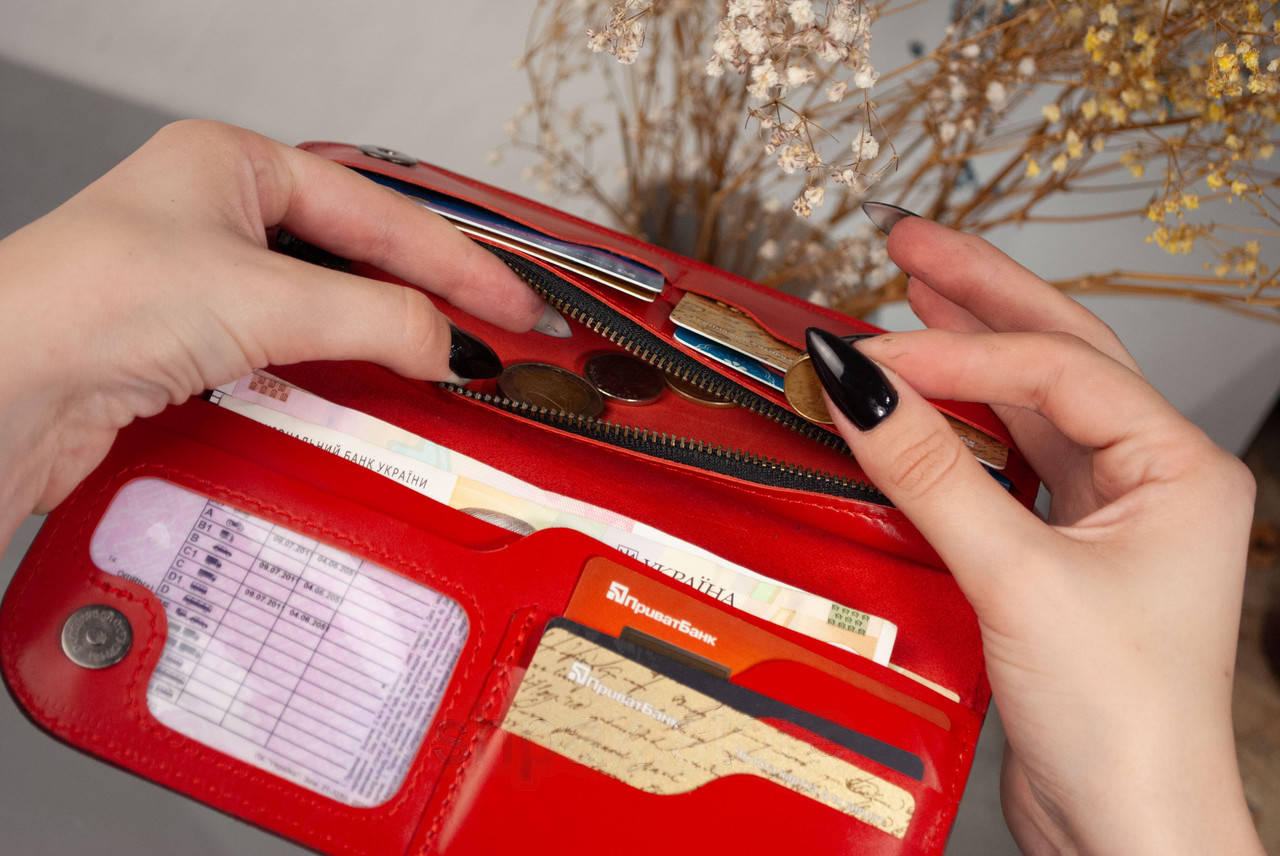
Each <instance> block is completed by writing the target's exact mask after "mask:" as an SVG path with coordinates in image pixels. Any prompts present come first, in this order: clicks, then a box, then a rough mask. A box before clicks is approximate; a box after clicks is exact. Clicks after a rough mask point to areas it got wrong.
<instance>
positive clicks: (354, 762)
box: [90, 479, 467, 807]
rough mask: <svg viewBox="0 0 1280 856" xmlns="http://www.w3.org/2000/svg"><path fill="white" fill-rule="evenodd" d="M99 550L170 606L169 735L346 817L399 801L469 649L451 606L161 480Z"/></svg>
mask: <svg viewBox="0 0 1280 856" xmlns="http://www.w3.org/2000/svg"><path fill="white" fill-rule="evenodd" d="M90 552H91V556H92V558H93V561H94V564H96V565H97V566H98V567H99V568H101V569H102V570H103V571H106V572H108V573H111V574H115V575H117V576H120V577H123V578H125V579H129V580H132V581H134V582H136V583H138V584H140V585H142V586H145V587H146V588H148V589H150V590H151V591H152V592H153V593H155V595H156V596H157V597H158V598H159V600H160V602H161V603H162V604H163V606H164V609H165V613H166V615H167V616H168V622H169V632H168V637H167V638H166V640H165V650H164V653H163V655H162V656H161V659H160V662H159V664H158V665H157V666H156V669H155V672H154V673H153V674H152V676H151V681H150V683H149V685H148V687H147V706H148V708H149V709H150V711H151V713H152V715H153V716H155V717H156V719H157V720H159V721H160V722H161V723H162V724H164V725H165V726H167V727H169V728H172V729H173V730H175V731H177V732H179V733H181V734H183V735H186V736H187V737H190V738H192V739H193V740H196V741H198V742H200V743H202V744H204V745H206V746H209V747H211V748H213V749H216V750H218V751H220V752H223V753H225V754H227V755H230V756H232V757H233V758H236V759H238V760H240V761H243V762H245V763H247V764H251V765H253V766H256V767H259V768H261V769H264V770H267V771H269V772H271V773H274V774H276V775H278V776H281V777H282V778H285V779H288V780H290V781H292V782H296V783H297V784H299V785H302V786H303V787H306V788H309V789H311V790H313V791H316V792H319V793H321V794H324V795H325V796H328V797H331V798H332V799H335V800H338V801H340V802H343V803H346V804H348V805H352V806H359V807H365V806H372V805H377V804H378V803H381V802H383V801H385V800H387V799H389V798H390V797H391V796H392V795H393V794H394V793H395V791H396V790H397V789H398V788H399V786H400V784H401V783H402V782H403V780H404V777H405V775H406V773H407V772H408V770H409V766H410V764H411V763H412V761H413V758H414V755H415V754H416V753H417V750H418V747H419V745H420V744H421V742H422V738H423V735H424V734H425V733H426V729H427V726H428V724H429V723H430V722H431V720H432V718H433V717H434V715H435V712H436V709H437V708H438V707H439V704H440V699H441V697H442V696H443V694H444V690H445V687H446V686H447V684H448V680H449V676H450V675H451V674H452V672H453V668H454V665H455V664H456V662H457V660H458V656H459V654H460V652H461V650H462V645H463V642H464V641H465V639H466V636H467V618H466V613H465V612H464V611H463V609H462V608H461V607H460V606H459V605H458V604H457V603H456V602H455V601H454V600H452V599H450V598H448V597H446V596H444V595H442V594H440V593H439V592H437V591H434V590H432V589H430V588H427V587H426V586H423V585H420V584H417V583H414V582H412V581H410V580H407V579H405V578H404V577H401V576H399V575H397V574H394V573H392V572H390V571H388V570H386V569H385V568H381V567H378V566H377V565H374V564H372V563H370V562H367V561H364V560H362V559H360V558H358V557H356V556H352V555H350V554H349V553H344V552H343V551H341V550H338V549H335V548H334V547H332V546H330V545H328V544H324V543H321V542H318V541H316V540H315V539H313V538H309V537H307V536H305V535H301V534H299V533H297V532H293V531H291V530H289V529H286V528H284V527H282V526H278V525H275V524H273V523H271V522H269V521H267V520H263V519H261V518H259V517H255V516H253V515H251V514H247V513H245V512H243V511H240V510H238V509H235V508H232V507H230V506H227V505H224V504H222V503H218V502H214V501H212V500H210V499H208V498H206V497H204V496H201V495H199V494H197V493H193V492H191V491H189V490H186V489H184V488H181V487H178V486H177V485H175V484H173V483H171V482H167V481H163V480H160V479H140V480H137V481H133V482H130V483H129V484H127V485H126V486H125V487H124V488H123V489H121V490H120V492H119V493H118V494H117V495H116V496H115V498H114V499H113V500H112V502H111V505H110V507H109V508H108V509H107V512H106V514H105V515H104V516H103V519H102V520H101V522H100V523H99V524H98V527H97V529H96V530H95V532H94V534H93V538H92V541H91V545H90Z"/></svg>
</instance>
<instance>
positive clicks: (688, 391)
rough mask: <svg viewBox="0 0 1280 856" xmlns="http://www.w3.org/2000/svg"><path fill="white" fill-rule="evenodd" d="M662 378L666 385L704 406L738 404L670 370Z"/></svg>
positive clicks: (676, 392) (677, 393)
mask: <svg viewBox="0 0 1280 856" xmlns="http://www.w3.org/2000/svg"><path fill="white" fill-rule="evenodd" d="M662 380H663V382H664V383H666V385H667V386H668V387H669V388H670V389H671V391H672V392H674V393H675V394H676V395H678V396H680V397H681V398H685V399H688V400H689V401H692V402H693V403H694V404H700V405H702V406H703V407H736V406H737V405H735V404H734V403H733V402H732V401H729V400H728V399H725V398H721V397H720V396H718V395H716V394H715V393H712V392H707V391H706V390H705V389H703V388H702V387H700V386H695V385H694V384H693V383H690V382H689V381H687V380H685V379H684V378H682V377H676V376H675V375H673V374H671V373H670V372H665V373H664V374H663V376H662Z"/></svg>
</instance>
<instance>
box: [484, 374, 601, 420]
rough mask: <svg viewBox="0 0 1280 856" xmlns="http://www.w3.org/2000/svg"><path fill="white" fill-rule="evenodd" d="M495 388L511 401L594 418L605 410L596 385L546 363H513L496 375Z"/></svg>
mask: <svg viewBox="0 0 1280 856" xmlns="http://www.w3.org/2000/svg"><path fill="white" fill-rule="evenodd" d="M498 389H499V390H500V391H501V392H502V394H503V395H505V396H506V397H507V398H509V399H511V400H512V401H519V402H521V403H523V404H530V405H533V406H535V407H545V408H547V409H548V410H560V411H563V412H565V413H574V414H577V415H578V416H585V417H587V418H588V419H594V418H596V417H597V416H599V415H600V414H601V413H603V412H604V399H603V398H601V397H600V393H599V392H597V391H596V388H595V387H594V386H592V385H591V384H589V383H587V382H586V381H585V380H583V379H582V378H581V377H579V376H578V375H576V374H574V373H573V372H571V371H569V370H567V369H562V368H560V367H559V366H553V365H548V364H547V363H514V364H512V365H509V366H507V368H506V369H505V370H504V371H503V372H502V376H501V377H499V378H498Z"/></svg>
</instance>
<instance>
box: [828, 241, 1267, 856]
mask: <svg viewBox="0 0 1280 856" xmlns="http://www.w3.org/2000/svg"><path fill="white" fill-rule="evenodd" d="M889 252H890V255H891V256H892V257H893V259H894V260H895V262H897V264H898V265H899V266H900V267H901V268H902V269H903V270H904V271H906V272H907V273H908V274H909V275H910V277H911V280H910V285H909V291H908V294H909V298H910V300H911V305H912V307H913V309H914V310H915V311H916V314H917V315H919V316H920V318H921V319H922V320H923V321H924V322H925V323H926V324H927V325H928V326H929V327H931V328H933V329H931V330H927V331H920V332H913V333H901V334H899V333H894V334H889V335H884V336H879V337H875V338H872V339H867V340H864V341H861V342H858V343H857V345H856V349H857V350H856V351H853V350H852V349H849V348H847V347H844V348H843V349H842V348H841V343H840V342H839V340H834V341H832V339H833V338H834V337H832V339H827V341H828V343H829V344H828V345H827V346H824V345H822V344H821V342H815V339H814V338H811V340H810V353H811V355H812V356H813V357H814V361H815V364H819V363H821V364H822V366H823V367H825V369H826V371H825V372H824V368H823V367H819V373H820V375H822V374H824V373H825V374H827V375H829V376H830V378H829V379H828V378H824V383H826V384H827V390H828V392H829V394H830V396H829V397H830V399H831V400H832V403H833V404H835V405H837V406H840V407H839V409H840V410H841V411H842V412H837V411H838V407H837V406H833V407H832V413H833V415H834V416H835V418H836V423H837V427H839V428H840V430H841V433H842V434H843V435H844V437H845V438H846V439H847V440H848V442H849V445H850V446H851V448H852V449H853V452H854V454H855V455H856V456H857V458H858V460H859V462H860V463H861V464H862V466H863V468H864V469H865V470H866V471H867V473H868V475H870V477H871V478H872V480H873V481H874V482H875V484H876V485H877V486H878V487H879V488H880V489H881V490H883V491H884V492H885V493H886V494H887V495H888V496H889V497H890V498H891V499H892V500H893V501H894V503H896V504H897V506H898V507H899V508H900V509H902V511H903V512H904V513H905V514H906V515H907V516H908V517H910V518H911V520H912V521H913V522H914V523H915V524H916V526H917V527H918V528H919V529H920V531H921V532H922V533H923V534H924V536H925V537H926V538H927V539H928V541H929V542H930V543H931V544H932V545H933V547H934V548H935V549H936V550H937V551H938V553H939V554H940V555H941V556H942V558H943V559H944V561H945V562H946V564H947V566H948V567H949V568H950V569H951V571H952V573H953V574H954V576H955V578H956V581H957V582H958V583H959V585H960V586H961V588H962V589H963V591H964V593H965V595H966V596H967V597H968V598H969V600H970V601H971V602H972V604H973V606H974V609H975V610H976V612H977V615H978V618H979V621H980V624H981V628H982V638H983V645H984V648H985V654H986V662H987V670H988V674H989V676H990V680H991V687H992V691H993V694H994V696H995V700H996V704H997V706H998V708H999V710H1000V715H1001V719H1002V720H1003V723H1004V726H1005V730H1006V733H1007V736H1008V745H1007V747H1006V752H1005V764H1004V771H1003V782H1002V797H1003V804H1004V810H1005V816H1006V820H1007V821H1008V823H1009V826H1010V828H1011V830H1012V832H1013V835H1014V837H1015V839H1016V840H1017V841H1018V843H1019V845H1020V846H1021V847H1022V848H1023V850H1024V851H1026V852H1028V853H1057V852H1085V853H1123V854H1139V853H1153V854H1171V853H1233V854H1234V853H1260V852H1261V846H1260V844H1259V842H1258V838H1257V836H1256V833H1255V832H1254V829H1253V825H1252V821H1251V819H1250V817H1249V813H1248V810H1247V808H1246V806H1245V802H1244V797H1243V791H1242V788H1241V784H1240V776H1239V771H1238V768H1237V764H1236V757H1235V747H1234V738H1233V734H1232V727H1231V684H1232V672H1233V667H1234V662H1235V649H1236V637H1237V631H1238V625H1239V614H1240V602H1241V590H1242V585H1243V575H1244V567H1245V548H1246V543H1247V537H1248V533H1249V526H1250V521H1251V514H1252V502H1253V482H1252V478H1251V476H1250V474H1249V472H1248V470H1247V469H1246V468H1245V467H1244V465H1243V464H1241V462H1240V461H1239V460H1237V459H1236V458H1234V457H1232V456H1231V455H1229V454H1228V453H1226V452H1225V451H1223V450H1222V449H1220V448H1218V447H1217V446H1215V445H1214V444H1213V443H1212V442H1211V441H1210V440H1209V438H1208V437H1206V436H1205V435H1204V434H1203V433H1201V432H1200V431H1199V430H1198V429H1197V428H1196V427H1195V426H1194V425H1192V424H1191V423H1190V422H1189V421H1187V420H1186V419H1185V418H1183V417H1182V416H1181V415H1180V414H1179V413H1178V412H1177V411H1176V410H1175V409H1174V408H1173V407H1172V406H1171V405H1170V404H1169V403H1168V402H1167V401H1165V400H1164V399H1163V398H1162V397H1161V396H1160V395H1159V394H1158V393H1157V392H1156V391H1155V390H1154V389H1153V388H1152V387H1151V386H1150V385H1149V384H1148V383H1147V382H1146V381H1145V380H1144V379H1143V377H1142V375H1141V373H1140V372H1139V371H1138V369H1137V366H1136V365H1135V364H1134V361H1133V359H1132V357H1130V356H1129V354H1128V353H1127V352H1126V351H1125V350H1124V348H1123V347H1122V346H1121V344H1120V342H1119V340H1118V339H1117V338H1116V337H1115V335H1114V334H1113V333H1112V332H1111V330H1110V329H1109V328H1107V326H1106V325H1104V324H1103V323H1102V322H1101V321H1100V320H1099V319H1097V318H1096V317H1094V316H1093V315H1092V314H1091V313H1089V312H1088V311H1087V310H1086V309H1084V307H1082V306H1081V305H1079V304H1078V303H1076V302H1075V301H1073V300H1071V299H1070V298H1068V297H1066V296H1065V295H1063V294H1062V293H1060V292H1058V291H1057V290H1056V289H1054V288H1053V287H1052V286H1050V285H1049V284H1048V283H1046V282H1044V281H1043V280H1041V279H1040V278H1039V277H1037V276H1035V275H1034V274H1032V273H1030V272H1029V271H1027V270H1025V269H1024V268H1022V267H1020V266H1019V265H1017V264H1016V263H1014V262H1013V261H1012V260H1011V259H1009V258H1008V257H1006V256H1004V255H1003V254H1002V253H1000V252H999V251H997V250H995V249H994V248H993V247H992V246H990V245H989V244H988V243H986V242H985V241H982V240H980V239H978V238H974V237H971V236H968V235H964V234H960V233H957V232H953V231H951V230H949V229H946V228H943V227H942V226H939V225H937V224H934V223H931V222H928V221H926V220H923V219H920V218H917V217H908V218H906V219H902V220H900V221H898V222H897V223H896V225H893V226H892V232H891V234H890V237H889ZM817 338H818V339H824V338H826V337H821V336H818V337H817ZM815 346H816V347H815ZM860 355H865V356H860ZM866 358H870V360H868V359H866ZM872 361H874V362H872ZM876 364H878V365H879V366H881V367H883V369H884V371H883V372H880V371H879V370H878V369H877V368H876ZM895 393H896V404H895V403H894V398H895ZM923 396H928V397H931V398H940V399H954V400H966V401H981V402H986V403H990V404H992V405H993V406H994V407H995V408H996V410H997V412H998V413H999V414H1000V416H1001V418H1002V419H1003V420H1004V421H1005V423H1006V425H1008V427H1009V429H1010V431H1011V432H1012V434H1013V436H1014V438H1015V441H1016V442H1017V444H1018V446H1019V448H1020V449H1021V450H1022V452H1023V453H1024V454H1025V455H1026V457H1027V458H1028V460H1029V461H1030V463H1031V465H1032V466H1033V467H1034V468H1035V470H1036V471H1037V472H1038V473H1039V474H1040V475H1041V477H1042V478H1043V480H1044V482H1045V484H1046V486H1047V487H1048V488H1049V490H1050V491H1051V493H1052V497H1053V503H1052V506H1051V511H1050V515H1049V520H1048V521H1044V520H1041V519H1040V518H1038V517H1037V516H1036V515H1035V514H1033V513H1032V512H1030V511H1028V510H1027V509H1026V508H1024V507H1023V506H1022V505H1020V504H1019V503H1018V502H1017V501H1016V500H1015V499H1014V498H1013V497H1012V496H1010V495H1009V494H1008V493H1007V492H1006V491H1005V490H1004V489H1003V488H1002V487H1001V486H1000V485H999V484H998V483H997V482H996V481H995V480H994V479H992V478H991V477H990V475H989V474H988V473H986V472H985V471H984V470H983V468H982V467H981V466H980V465H979V464H978V463H977V461H976V460H975V459H974V457H973V456H972V455H971V454H970V453H969V452H968V451H967V450H966V449H965V447H964V446H963V445H961V443H960V441H959V440H958V439H957V438H956V436H955V434H954V433H953V432H952V431H951V430H950V429H949V428H948V427H947V425H946V423H945V422H944V421H943V419H942V417H941V416H940V415H939V414H938V413H937V411H936V410H934V408H933V407H931V406H930V405H929V404H928V403H927V402H926V401H925V399H924V397H923ZM846 413H847V414H850V415H852V416H853V417H854V419H855V420H856V421H858V422H859V423H861V424H860V425H859V427H855V426H854V424H853V421H851V420H850V419H849V418H846V416H845V414H846Z"/></svg>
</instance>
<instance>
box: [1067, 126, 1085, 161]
mask: <svg viewBox="0 0 1280 856" xmlns="http://www.w3.org/2000/svg"><path fill="white" fill-rule="evenodd" d="M1082 154H1084V143H1083V142H1082V141H1081V139H1080V135H1079V134H1077V133H1076V132H1075V131H1074V130H1070V131H1067V157H1069V158H1072V159H1073V160H1074V159H1075V158H1078V157H1080V156H1081V155H1082Z"/></svg>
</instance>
